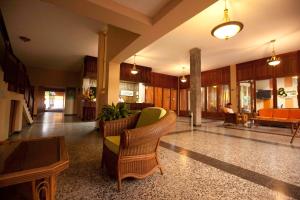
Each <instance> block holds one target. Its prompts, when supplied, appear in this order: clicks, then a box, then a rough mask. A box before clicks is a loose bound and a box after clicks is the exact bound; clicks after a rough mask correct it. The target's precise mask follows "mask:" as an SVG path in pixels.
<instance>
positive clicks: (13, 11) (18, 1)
mask: <svg viewBox="0 0 300 200" xmlns="http://www.w3.org/2000/svg"><path fill="white" fill-rule="evenodd" d="M0 5H1V10H2V13H3V16H4V20H5V23H6V28H7V31H8V34H9V38H10V41H11V44H12V47H13V50H14V53H15V54H16V56H17V57H18V58H19V59H20V60H21V61H22V62H23V63H24V64H25V65H27V66H29V67H39V68H50V69H51V68H55V69H61V70H69V71H77V70H79V69H80V67H81V66H82V63H83V56H84V55H92V56H97V52H98V34H97V33H98V32H99V31H101V30H103V29H104V28H105V26H106V25H105V24H103V23H100V22H98V21H94V20H92V19H88V18H85V17H81V16H79V15H76V14H73V13H71V12H69V11H67V10H64V9H61V8H58V7H56V6H54V5H52V4H48V3H45V2H41V1H40V0H9V1H1V3H0ZM20 35H22V36H26V37H29V38H30V39H31V42H28V43H24V42H22V41H21V40H20V39H19V36H20Z"/></svg>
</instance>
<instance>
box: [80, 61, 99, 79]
mask: <svg viewBox="0 0 300 200" xmlns="http://www.w3.org/2000/svg"><path fill="white" fill-rule="evenodd" d="M83 76H84V77H85V78H92V79H97V57H92V56H85V57H84V66H83Z"/></svg>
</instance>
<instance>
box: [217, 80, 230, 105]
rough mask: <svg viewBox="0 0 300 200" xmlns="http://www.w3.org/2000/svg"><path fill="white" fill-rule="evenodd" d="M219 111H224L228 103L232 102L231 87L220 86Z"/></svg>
mask: <svg viewBox="0 0 300 200" xmlns="http://www.w3.org/2000/svg"><path fill="white" fill-rule="evenodd" d="M218 98H219V111H222V110H223V108H224V107H225V105H226V104H227V103H229V102H230V92H229V85H220V86H219V95H218Z"/></svg>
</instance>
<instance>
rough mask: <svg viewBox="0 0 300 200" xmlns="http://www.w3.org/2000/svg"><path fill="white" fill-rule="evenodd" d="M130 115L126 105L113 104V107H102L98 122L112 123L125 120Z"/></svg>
mask: <svg viewBox="0 0 300 200" xmlns="http://www.w3.org/2000/svg"><path fill="white" fill-rule="evenodd" d="M129 114H130V111H129V109H128V108H127V105H126V104H125V103H118V104H117V105H115V104H114V103H112V105H105V106H103V107H102V110H101V113H100V114H99V116H98V118H97V120H98V119H99V120H101V121H112V120H116V119H121V118H125V117H127V116H128V115H129Z"/></svg>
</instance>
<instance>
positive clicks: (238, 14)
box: [127, 0, 300, 75]
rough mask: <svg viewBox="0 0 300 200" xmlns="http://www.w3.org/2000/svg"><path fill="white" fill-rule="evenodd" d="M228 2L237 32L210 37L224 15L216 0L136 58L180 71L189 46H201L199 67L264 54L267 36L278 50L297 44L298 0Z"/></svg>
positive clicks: (168, 71)
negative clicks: (225, 36) (238, 25)
mask: <svg viewBox="0 0 300 200" xmlns="http://www.w3.org/2000/svg"><path fill="white" fill-rule="evenodd" d="M228 4H229V5H228V7H229V15H230V18H231V19H232V20H237V21H241V22H242V23H243V24H244V29H243V30H242V32H240V33H239V34H238V35H237V36H236V37H234V38H232V39H229V40H227V41H224V40H219V39H216V38H214V37H212V36H211V33H210V32H211V30H212V29H213V27H214V26H216V25H217V24H219V23H221V22H222V20H223V10H224V1H223V0H220V1H218V2H216V3H215V4H213V5H212V6H210V7H209V8H207V9H206V10H204V11H203V12H201V13H199V14H198V15H196V16H195V17H193V18H192V19H190V20H189V21H187V22H185V23H184V24H182V25H181V26H179V27H177V28H176V29H175V30H173V31H171V32H169V33H168V34H166V35H165V36H163V37H161V38H160V39H158V40H157V41H155V42H154V43H152V44H151V45H149V46H148V47H146V48H145V49H143V50H142V51H140V52H138V53H137V57H136V63H137V64H139V65H144V66H148V67H152V68H153V71H155V72H160V73H165V74H171V75H181V74H182V66H185V67H186V73H188V71H189V50H190V49H192V48H194V47H198V48H200V49H201V52H202V53H201V54H202V71H206V70H209V69H213V68H219V67H223V66H228V65H230V64H236V63H240V62H245V61H249V60H254V59H258V58H262V57H266V56H269V55H270V54H271V45H270V44H269V41H270V40H272V39H276V40H277V41H276V45H275V46H276V52H277V53H285V52H289V51H294V50H299V49H300V11H299V9H300V1H299V0H285V1H282V0H229V1H228ZM127 62H129V63H131V62H132V58H129V59H128V60H127Z"/></svg>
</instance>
